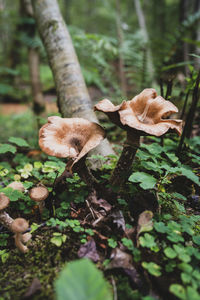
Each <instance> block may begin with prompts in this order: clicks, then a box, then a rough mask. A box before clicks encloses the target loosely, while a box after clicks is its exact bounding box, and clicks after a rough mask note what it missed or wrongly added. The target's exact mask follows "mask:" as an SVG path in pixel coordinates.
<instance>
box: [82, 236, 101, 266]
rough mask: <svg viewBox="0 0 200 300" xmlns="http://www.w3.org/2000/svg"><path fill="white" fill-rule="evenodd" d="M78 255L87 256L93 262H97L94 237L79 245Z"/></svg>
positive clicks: (97, 255) (97, 256)
mask: <svg viewBox="0 0 200 300" xmlns="http://www.w3.org/2000/svg"><path fill="white" fill-rule="evenodd" d="M78 257H79V258H82V257H87V258H89V259H91V260H92V261H94V262H97V261H98V260H99V259H100V257H99V254H98V252H97V248H96V243H95V241H94V239H90V240H89V241H88V242H87V243H85V244H84V245H81V247H80V248H79V250H78Z"/></svg>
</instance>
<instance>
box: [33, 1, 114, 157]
mask: <svg viewBox="0 0 200 300" xmlns="http://www.w3.org/2000/svg"><path fill="white" fill-rule="evenodd" d="M32 5H33V9H34V15H35V19H36V22H37V25H38V29H39V33H40V35H41V38H42V40H43V43H44V46H45V49H46V52H47V55H48V59H49V63H50V66H51V69H52V72H53V76H54V81H55V85H56V90H57V96H58V106H59V110H60V112H61V114H62V116H63V117H65V118H69V117H81V118H85V119H88V120H89V121H93V122H98V120H97V117H96V115H95V113H94V112H93V110H92V102H91V99H90V97H89V94H88V91H87V88H86V85H85V81H84V79H83V76H82V73H81V69H80V65H79V62H78V59H77V56H76V53H75V50H74V47H73V44H72V40H71V37H70V34H69V32H68V29H67V26H66V24H65V23H64V20H63V18H62V16H61V13H60V10H59V6H58V3H57V1H56V0H42V1H41V0H32ZM98 153H100V154H101V155H108V154H111V153H113V151H112V148H111V147H110V145H109V143H108V141H107V140H105V141H103V143H101V145H100V146H99V147H98Z"/></svg>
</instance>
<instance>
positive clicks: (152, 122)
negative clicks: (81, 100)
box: [94, 89, 182, 186]
mask: <svg viewBox="0 0 200 300" xmlns="http://www.w3.org/2000/svg"><path fill="white" fill-rule="evenodd" d="M94 109H95V110H97V111H100V112H103V113H105V114H106V115H107V116H108V117H109V119H110V120H111V122H113V123H114V124H116V125H118V126H119V127H121V128H122V129H124V130H125V131H126V133H127V138H126V141H125V143H124V147H123V151H122V154H121V156H120V158H119V161H118V163H117V166H116V168H115V170H114V172H113V174H112V176H111V179H110V183H111V184H112V185H115V186H117V185H119V184H122V183H123V181H125V180H126V179H127V178H128V176H129V173H130V169H131V165H132V162H133V159H134V157H135V154H136V151H137V149H138V147H139V145H140V137H141V136H145V135H153V136H157V137H159V136H163V135H164V134H165V133H167V132H168V131H169V130H170V131H175V132H176V133H178V134H179V135H181V132H182V121H181V120H176V119H166V118H167V117H169V116H170V115H171V114H173V113H177V112H178V109H177V107H176V106H175V105H174V104H173V103H171V102H170V101H167V100H165V99H164V98H162V97H161V96H158V95H157V93H156V91H155V90H154V89H144V90H143V91H142V92H141V93H140V94H139V95H137V96H135V97H134V98H133V99H132V100H130V101H123V102H122V103H121V104H120V105H117V106H115V105H113V104H112V102H110V101H109V100H108V99H104V100H102V101H100V102H99V103H97V104H96V105H95V107H94ZM122 178H123V179H122Z"/></svg>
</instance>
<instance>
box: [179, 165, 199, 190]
mask: <svg viewBox="0 0 200 300" xmlns="http://www.w3.org/2000/svg"><path fill="white" fill-rule="evenodd" d="M180 171H181V173H182V175H183V176H185V177H187V178H188V179H189V180H191V181H193V182H194V183H196V184H197V185H199V186H200V181H199V177H198V176H197V175H195V174H194V173H193V171H192V170H190V169H188V168H184V167H182V168H180Z"/></svg>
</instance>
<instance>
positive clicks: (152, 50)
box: [0, 0, 200, 141]
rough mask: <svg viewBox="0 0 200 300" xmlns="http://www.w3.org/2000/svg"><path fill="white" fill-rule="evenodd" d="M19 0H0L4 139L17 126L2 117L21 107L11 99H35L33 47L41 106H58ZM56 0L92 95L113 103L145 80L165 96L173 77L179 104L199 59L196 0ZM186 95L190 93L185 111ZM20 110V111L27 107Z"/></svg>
mask: <svg viewBox="0 0 200 300" xmlns="http://www.w3.org/2000/svg"><path fill="white" fill-rule="evenodd" d="M24 1H26V0H17V1H12V0H0V28H1V31H0V112H1V114H2V117H1V124H0V125H1V126H0V127H1V128H3V129H1V130H0V134H1V137H2V138H1V141H2V140H3V141H4V140H5V139H6V138H7V136H8V134H7V133H8V132H9V127H12V128H13V131H15V130H16V131H18V130H17V128H16V126H17V125H16V115H15V117H14V120H13V123H12V124H14V125H12V124H11V123H10V125H7V122H11V119H12V118H13V117H12V113H14V114H16V112H17V111H18V106H16V104H25V106H28V107H29V108H31V107H32V98H33V95H32V90H31V80H32V79H31V76H30V68H31V58H30V55H31V54H30V51H31V50H34V51H36V52H37V55H38V60H39V77H38V80H39V81H40V82H39V84H40V86H41V87H42V88H41V90H42V93H43V97H44V103H45V107H46V111H47V113H52V112H53V113H55V112H56V111H57V108H56V91H55V87H54V81H53V77H52V73H51V69H50V67H49V65H48V60H47V56H46V53H45V49H44V47H43V45H42V42H41V40H40V37H39V34H38V32H37V26H36V24H35V20H34V18H33V17H31V16H30V15H27V14H26V12H25V9H24ZM58 2H59V5H60V9H61V12H62V15H63V18H64V20H65V22H66V24H67V26H68V28H69V30H70V34H71V36H72V40H73V44H74V47H75V49H76V52H77V55H78V58H79V61H80V65H81V69H82V72H83V75H84V78H85V81H86V84H87V86H88V88H89V93H90V95H91V98H92V100H93V101H94V102H95V101H97V100H100V99H102V98H103V97H106V98H109V99H111V100H114V101H115V102H116V103H117V102H120V101H121V100H122V99H123V98H124V97H125V98H129V99H130V98H132V97H133V96H134V95H135V94H136V93H138V92H140V91H141V89H143V88H145V87H154V88H156V89H157V92H158V93H160V92H161V94H162V95H163V96H165V95H166V92H167V88H168V90H170V88H171V86H172V85H173V90H172V92H171V91H170V93H168V95H167V96H168V98H169V99H170V98H171V96H172V98H171V99H172V100H173V102H175V104H176V105H178V107H179V108H180V109H182V108H183V106H184V102H185V98H186V96H187V93H188V91H190V90H192V88H193V87H194V82H195V78H196V74H197V71H198V69H199V66H200V57H199V54H200V1H199V0H149V1H145V0H143V1H140V0H125V1H120V0H109V1H106V0H79V1H76V0H75V1H72V0H59V1H58ZM191 98H192V96H191V93H189V95H188V98H187V105H186V107H184V114H185V112H187V110H188V109H189V104H190V102H191ZM5 104H6V105H8V104H11V108H10V106H3V105H5ZM14 104H15V106H13V105H14ZM9 109H11V112H10V113H9ZM19 113H21V114H22V115H23V114H24V110H22V111H20V110H19ZM7 114H9V117H5V115H7ZM29 114H31V112H29ZM183 117H184V115H183ZM30 120H31V118H30V117H29V118H27V119H26V118H25V123H26V124H27V126H30V128H33V124H32V120H31V121H30ZM21 123H23V122H21ZM29 123H30V125H29ZM22 127H23V125H22ZM19 131H20V130H19ZM13 134H15V132H14V133H13ZM25 135H26V134H24V136H25Z"/></svg>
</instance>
